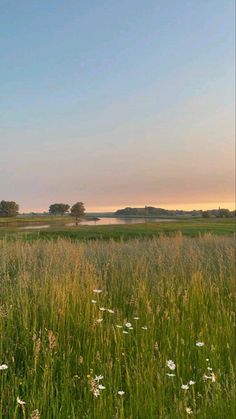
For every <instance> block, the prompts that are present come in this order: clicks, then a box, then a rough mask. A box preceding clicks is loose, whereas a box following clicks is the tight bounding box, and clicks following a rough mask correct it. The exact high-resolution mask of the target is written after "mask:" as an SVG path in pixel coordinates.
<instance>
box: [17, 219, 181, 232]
mask: <svg viewBox="0 0 236 419" xmlns="http://www.w3.org/2000/svg"><path fill="white" fill-rule="evenodd" d="M169 221H175V220H174V219H170V218H165V219H164V218H144V217H143V218H135V217H133V218H132V217H130V218H118V217H104V218H100V219H99V220H91V221H90V220H83V221H80V222H79V223H78V225H77V227H79V226H81V225H82V226H101V225H118V224H119V225H120V224H145V223H163V222H169ZM56 226H58V227H76V223H75V222H71V223H56V224H54V223H52V224H37V225H36V224H32V225H30V224H29V225H27V226H22V227H18V229H20V230H42V229H47V228H51V227H54V228H55V227H56Z"/></svg>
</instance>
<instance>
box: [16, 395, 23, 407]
mask: <svg viewBox="0 0 236 419" xmlns="http://www.w3.org/2000/svg"><path fill="white" fill-rule="evenodd" d="M16 400H17V403H18V404H20V405H21V406H23V405H24V404H25V402H24V400H21V399H20V398H19V397H17V399H16Z"/></svg>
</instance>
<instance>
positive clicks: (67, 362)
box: [0, 235, 235, 419]
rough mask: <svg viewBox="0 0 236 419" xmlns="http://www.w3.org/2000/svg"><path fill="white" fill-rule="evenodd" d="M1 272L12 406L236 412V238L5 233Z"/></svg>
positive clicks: (10, 410) (86, 413)
mask: <svg viewBox="0 0 236 419" xmlns="http://www.w3.org/2000/svg"><path fill="white" fill-rule="evenodd" d="M0 277H1V305H0V333H1V340H0V363H1V364H6V365H7V366H8V368H7V369H2V370H1V367H0V379H1V393H0V399H1V400H0V417H1V418H13V419H15V418H30V417H32V418H38V417H39V415H38V412H39V414H40V415H41V416H40V417H41V418H43V419H54V418H55V419H64V418H73V419H79V418H91V419H93V418H99V419H100V418H101V419H111V418H117V419H118V418H119V419H120V418H130V419H131V418H132V419H139V418H140V419H146V418H147V419H150V418H170V419H172V418H187V417H188V416H189V414H188V413H187V411H186V409H187V408H189V409H191V412H192V414H190V416H191V417H194V418H195V417H196V418H199V419H200V418H209V419H210V418H214V419H215V418H216V419H222V418H227V419H231V418H232V419H233V418H234V417H235V409H234V403H233V400H234V391H235V388H234V384H235V381H234V373H233V360H232V359H233V337H234V333H233V320H234V314H233V308H234V307H233V291H234V242H233V238H231V237H216V236H211V235H208V236H205V237H202V238H184V237H182V236H181V235H177V236H175V237H172V238H170V237H169V238H168V237H161V238H153V239H147V240H142V241H141V240H131V241H128V242H114V241H109V242H102V241H94V242H88V243H80V242H71V241H69V240H64V239H60V240H58V241H56V242H54V241H49V242H45V241H41V240H38V241H37V242H33V243H24V242H22V241H13V242H11V241H6V240H2V241H0ZM94 290H102V292H101V293H96V292H94ZM92 300H94V301H95V300H96V302H92ZM102 307H104V308H106V309H110V310H111V312H109V311H107V310H106V311H104V310H100V309H101V308H102ZM99 308H100V309H99ZM113 311H114V313H113ZM134 317H139V319H136V320H135V319H134ZM99 319H102V321H100V320H99ZM127 322H128V323H131V325H132V326H131V328H130V327H128V325H127V326H126V323H127ZM117 325H118V326H122V327H121V328H118V327H117ZM132 327H133V329H132ZM124 331H125V332H127V333H123V332H124ZM196 342H203V343H204V346H200V347H198V346H196ZM168 360H173V361H174V363H175V364H176V368H175V369H173V370H171V369H169V368H168V366H167V364H166V363H167V361H168ZM211 368H212V369H211ZM167 373H170V374H175V376H173V377H171V376H168V375H167ZM100 374H101V375H102V376H103V379H101V380H100V382H99V383H100V385H102V386H104V387H105V389H100V390H99V391H100V395H98V397H96V390H97V386H98V382H97V381H94V378H95V375H100ZM204 375H206V376H207V377H208V378H206V377H205V379H203V377H204ZM190 380H192V381H194V382H195V384H193V385H188V387H189V388H188V389H186V390H185V389H182V388H181V385H182V384H185V385H186V384H187V383H189V381H190ZM91 390H93V391H91ZM121 390H122V391H124V394H123V395H120V394H118V391H121ZM94 393H95V394H94ZM17 397H19V398H20V399H21V400H23V401H25V404H22V405H21V404H19V403H17ZM36 409H38V412H37V411H36ZM33 411H34V416H32V415H31V414H32V412H33ZM189 412H190V411H189ZM37 415H38V416H37Z"/></svg>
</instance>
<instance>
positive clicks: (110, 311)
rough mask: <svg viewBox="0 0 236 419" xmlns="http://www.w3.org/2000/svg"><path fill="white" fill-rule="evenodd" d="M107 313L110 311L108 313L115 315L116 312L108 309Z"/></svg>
mask: <svg viewBox="0 0 236 419" xmlns="http://www.w3.org/2000/svg"><path fill="white" fill-rule="evenodd" d="M107 311H108V313H110V314H114V313H115V312H114V310H111V309H110V308H108V309H107Z"/></svg>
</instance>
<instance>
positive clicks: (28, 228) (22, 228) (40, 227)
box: [18, 224, 51, 230]
mask: <svg viewBox="0 0 236 419" xmlns="http://www.w3.org/2000/svg"><path fill="white" fill-rule="evenodd" d="M50 227H51V226H50V224H45V225H41V224H39V225H33V226H32V225H28V226H24V227H18V229H19V230H41V229H43V228H50Z"/></svg>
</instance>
